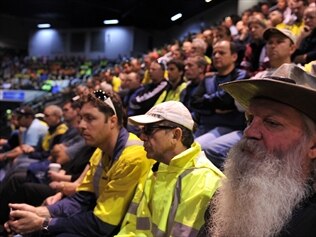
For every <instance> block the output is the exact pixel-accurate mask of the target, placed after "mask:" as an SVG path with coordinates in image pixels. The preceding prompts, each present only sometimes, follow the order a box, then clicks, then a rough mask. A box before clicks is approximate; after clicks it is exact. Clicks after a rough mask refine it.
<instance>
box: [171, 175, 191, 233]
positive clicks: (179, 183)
mask: <svg viewBox="0 0 316 237" xmlns="http://www.w3.org/2000/svg"><path fill="white" fill-rule="evenodd" d="M193 170H195V169H188V170H185V171H184V172H183V173H182V174H180V175H179V177H178V179H177V183H176V186H175V190H174V193H173V200H172V204H171V207H170V211H169V216H168V226H167V228H166V230H167V236H170V234H171V231H172V229H171V228H172V226H173V224H174V218H175V216H176V212H177V209H178V205H179V202H180V198H181V189H182V179H183V178H184V177H185V176H186V175H188V174H189V173H191V172H192V171H193Z"/></svg>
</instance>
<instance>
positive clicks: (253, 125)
mask: <svg viewBox="0 0 316 237" xmlns="http://www.w3.org/2000/svg"><path fill="white" fill-rule="evenodd" d="M244 136H245V137H247V138H252V139H257V140H259V139H261V138H262V131H261V125H260V122H259V121H255V120H252V121H251V122H250V123H249V124H248V126H247V127H246V129H245V130H244Z"/></svg>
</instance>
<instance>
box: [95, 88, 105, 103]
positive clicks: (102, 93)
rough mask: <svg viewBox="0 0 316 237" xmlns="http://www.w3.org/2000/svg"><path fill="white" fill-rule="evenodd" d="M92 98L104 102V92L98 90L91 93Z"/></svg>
mask: <svg viewBox="0 0 316 237" xmlns="http://www.w3.org/2000/svg"><path fill="white" fill-rule="evenodd" d="M93 94H94V96H95V97H96V98H98V99H100V100H102V101H104V100H106V98H107V96H106V94H105V93H104V91H101V90H98V91H95V92H93Z"/></svg>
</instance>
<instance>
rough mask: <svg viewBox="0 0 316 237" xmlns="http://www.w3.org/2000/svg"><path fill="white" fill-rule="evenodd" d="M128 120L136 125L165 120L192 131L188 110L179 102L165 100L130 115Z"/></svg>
mask: <svg viewBox="0 0 316 237" xmlns="http://www.w3.org/2000/svg"><path fill="white" fill-rule="evenodd" d="M128 120H129V122H130V123H132V124H136V125H145V124H149V123H156V122H159V121H163V120H167V121H171V122H174V123H177V124H179V125H182V126H184V127H186V128H188V129H189V130H191V131H193V127H194V121H193V119H192V116H191V113H190V111H189V110H188V109H187V107H185V106H184V104H182V103H181V102H178V101H167V102H164V103H161V104H158V105H155V106H154V107H152V108H151V109H150V110H149V111H148V112H147V113H146V114H143V115H137V116H132V117H129V118H128Z"/></svg>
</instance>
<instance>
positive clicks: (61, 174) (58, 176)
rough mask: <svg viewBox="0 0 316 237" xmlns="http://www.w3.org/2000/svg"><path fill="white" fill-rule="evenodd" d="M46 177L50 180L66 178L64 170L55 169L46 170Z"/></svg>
mask: <svg viewBox="0 0 316 237" xmlns="http://www.w3.org/2000/svg"><path fill="white" fill-rule="evenodd" d="M48 177H49V178H50V180H51V181H65V180H67V175H66V171H65V170H60V171H58V172H56V171H48Z"/></svg>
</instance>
